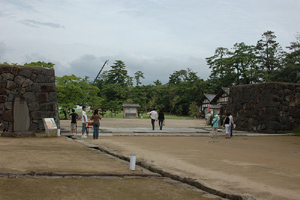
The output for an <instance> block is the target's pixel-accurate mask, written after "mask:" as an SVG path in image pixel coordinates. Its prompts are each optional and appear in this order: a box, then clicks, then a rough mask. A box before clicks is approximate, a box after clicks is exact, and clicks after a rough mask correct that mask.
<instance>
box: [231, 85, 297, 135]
mask: <svg viewBox="0 0 300 200" xmlns="http://www.w3.org/2000/svg"><path fill="white" fill-rule="evenodd" d="M227 112H229V113H231V114H232V115H233V117H234V122H235V123H236V124H237V128H238V129H240V130H247V131H257V132H266V133H276V132H282V131H289V130H292V129H294V128H295V127H296V126H297V125H298V124H299V123H300V84H293V83H263V84H252V85H242V86H234V87H231V88H230V95H229V104H228V107H227Z"/></svg>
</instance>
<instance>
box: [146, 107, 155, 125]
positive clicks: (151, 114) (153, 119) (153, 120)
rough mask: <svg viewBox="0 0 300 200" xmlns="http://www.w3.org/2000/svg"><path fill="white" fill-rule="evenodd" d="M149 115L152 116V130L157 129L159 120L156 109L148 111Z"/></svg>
mask: <svg viewBox="0 0 300 200" xmlns="http://www.w3.org/2000/svg"><path fill="white" fill-rule="evenodd" d="M147 115H150V117H151V124H152V130H154V129H155V121H157V112H156V109H155V108H153V110H152V111H151V112H148V113H147Z"/></svg>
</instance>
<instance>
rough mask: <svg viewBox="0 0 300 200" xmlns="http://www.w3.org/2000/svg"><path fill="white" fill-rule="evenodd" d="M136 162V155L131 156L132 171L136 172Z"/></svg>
mask: <svg viewBox="0 0 300 200" xmlns="http://www.w3.org/2000/svg"><path fill="white" fill-rule="evenodd" d="M135 160H136V155H135V154H130V168H129V169H130V170H135Z"/></svg>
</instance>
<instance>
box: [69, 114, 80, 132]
mask: <svg viewBox="0 0 300 200" xmlns="http://www.w3.org/2000/svg"><path fill="white" fill-rule="evenodd" d="M69 118H70V119H71V134H72V135H76V132H75V129H76V127H77V119H78V118H79V115H78V114H77V113H75V109H72V113H71V114H70V115H69Z"/></svg>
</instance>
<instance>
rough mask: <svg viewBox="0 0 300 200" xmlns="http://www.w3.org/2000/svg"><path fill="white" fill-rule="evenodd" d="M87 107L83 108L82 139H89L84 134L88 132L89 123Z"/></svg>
mask: <svg viewBox="0 0 300 200" xmlns="http://www.w3.org/2000/svg"><path fill="white" fill-rule="evenodd" d="M85 110H86V107H85V106H82V116H81V117H82V135H81V138H87V136H86V135H84V132H85V130H86V123H87V115H86V112H85Z"/></svg>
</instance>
